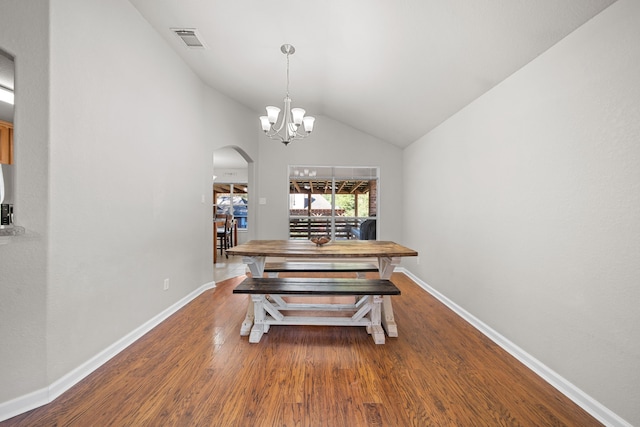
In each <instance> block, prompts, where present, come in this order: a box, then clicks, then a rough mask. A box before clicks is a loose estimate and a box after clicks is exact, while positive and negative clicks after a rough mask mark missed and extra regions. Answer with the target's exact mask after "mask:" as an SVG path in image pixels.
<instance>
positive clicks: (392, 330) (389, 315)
mask: <svg viewBox="0 0 640 427" xmlns="http://www.w3.org/2000/svg"><path fill="white" fill-rule="evenodd" d="M382 326H384V329H385V330H386V331H387V335H389V336H390V337H397V336H398V324H397V323H396V319H395V317H394V316H393V306H392V305H391V296H390V295H385V296H384V297H383V298H382Z"/></svg>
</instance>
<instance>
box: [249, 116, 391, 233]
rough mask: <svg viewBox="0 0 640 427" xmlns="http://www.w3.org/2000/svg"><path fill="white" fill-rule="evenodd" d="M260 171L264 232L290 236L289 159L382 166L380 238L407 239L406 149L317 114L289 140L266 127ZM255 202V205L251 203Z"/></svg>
mask: <svg viewBox="0 0 640 427" xmlns="http://www.w3.org/2000/svg"><path fill="white" fill-rule="evenodd" d="M258 132H259V133H260V135H261V136H260V141H259V150H260V162H259V164H258V168H259V170H258V171H257V174H258V179H257V197H258V198H264V199H266V202H267V203H266V204H264V205H260V204H258V205H257V206H258V209H257V212H258V214H257V215H258V218H257V221H258V238H260V239H286V238H288V236H289V212H288V209H289V204H288V203H289V177H288V175H287V174H288V166H289V165H311V166H371V167H379V168H380V182H379V188H378V197H379V200H378V218H379V220H378V240H395V241H400V240H401V237H402V236H401V230H402V225H401V224H400V222H399V221H398V217H399V215H400V213H399V209H400V206H401V203H402V196H403V191H402V190H403V187H402V173H401V171H402V151H401V150H400V149H399V148H398V147H396V146H394V145H391V144H389V143H387V142H384V141H382V140H380V139H377V138H374V137H373V136H370V135H367V134H365V133H362V132H360V131H357V130H355V129H353V128H351V127H349V126H345V125H344V124H342V123H340V122H338V121H336V120H333V119H331V118H329V117H326V116H317V117H316V124H315V127H314V130H313V133H312V134H311V135H310V136H309V137H308V138H306V139H304V140H301V141H294V142H292V143H290V144H289V145H288V146H285V145H284V144H282V143H281V142H278V141H274V140H270V139H269V138H267V137H266V136H264V134H262V132H261V131H258ZM250 206H255V205H253V204H252V205H250Z"/></svg>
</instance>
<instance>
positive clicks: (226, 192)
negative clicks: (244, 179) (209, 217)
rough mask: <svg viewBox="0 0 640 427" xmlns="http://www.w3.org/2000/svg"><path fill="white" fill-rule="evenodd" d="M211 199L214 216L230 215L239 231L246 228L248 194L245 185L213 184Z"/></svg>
mask: <svg viewBox="0 0 640 427" xmlns="http://www.w3.org/2000/svg"><path fill="white" fill-rule="evenodd" d="M213 198H214V200H215V206H216V214H231V215H233V217H234V218H235V219H236V220H237V221H238V228H239V229H246V228H247V212H248V211H249V193H248V188H247V184H245V183H241V184H217V183H216V184H214V186H213Z"/></svg>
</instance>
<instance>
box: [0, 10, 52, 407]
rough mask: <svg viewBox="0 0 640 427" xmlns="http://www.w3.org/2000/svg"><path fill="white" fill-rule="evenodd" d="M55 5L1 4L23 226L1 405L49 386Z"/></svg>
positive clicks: (0, 258) (2, 306)
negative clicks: (12, 75)
mask: <svg viewBox="0 0 640 427" xmlns="http://www.w3.org/2000/svg"><path fill="white" fill-rule="evenodd" d="M48 15H49V6H48V2H47V1H44V0H41V1H37V0H34V1H29V2H25V1H22V0H3V1H2V2H0V49H2V50H3V51H5V52H7V53H8V54H10V55H12V56H13V57H14V59H15V71H16V80H15V84H16V91H15V95H16V101H15V117H14V125H15V129H14V131H15V132H14V139H15V144H14V147H15V158H14V160H15V166H14V172H15V174H14V178H15V184H14V185H15V189H16V192H15V196H14V204H15V205H14V208H15V215H16V221H17V222H18V225H21V226H23V227H25V228H26V229H27V233H28V234H27V235H26V236H22V237H19V238H11V243H9V244H4V245H0V343H1V344H0V361H1V363H0V402H5V401H7V400H10V399H12V398H15V397H17V396H21V395H23V394H25V393H29V392H31V391H34V390H37V389H39V388H41V387H44V386H46V385H47V377H46V354H47V353H46V330H47V326H46V302H47V286H46V284H47V246H48V233H49V226H48V220H47V217H48V213H49V209H48V205H47V200H48V197H49V191H48V185H47V182H48V167H49V165H48V145H47V139H48V132H49V130H48V128H49V72H48V70H49V50H48V43H49V19H48Z"/></svg>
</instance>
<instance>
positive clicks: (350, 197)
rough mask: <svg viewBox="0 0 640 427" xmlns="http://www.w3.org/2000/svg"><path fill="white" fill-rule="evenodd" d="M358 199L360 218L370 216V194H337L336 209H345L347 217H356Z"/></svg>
mask: <svg viewBox="0 0 640 427" xmlns="http://www.w3.org/2000/svg"><path fill="white" fill-rule="evenodd" d="M356 197H358V216H359V217H366V216H369V209H368V206H369V194H368V193H367V194H357V195H356V194H336V208H338V207H340V208H342V209H344V215H345V216H356V212H355V207H356V202H355V198H356Z"/></svg>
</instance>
